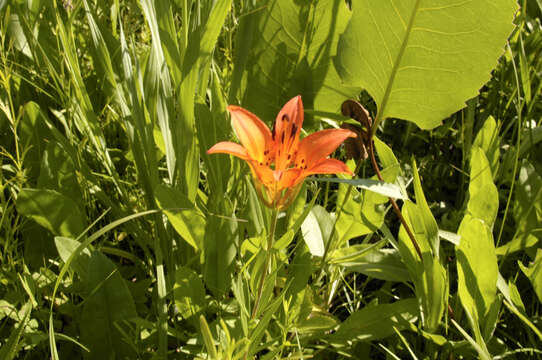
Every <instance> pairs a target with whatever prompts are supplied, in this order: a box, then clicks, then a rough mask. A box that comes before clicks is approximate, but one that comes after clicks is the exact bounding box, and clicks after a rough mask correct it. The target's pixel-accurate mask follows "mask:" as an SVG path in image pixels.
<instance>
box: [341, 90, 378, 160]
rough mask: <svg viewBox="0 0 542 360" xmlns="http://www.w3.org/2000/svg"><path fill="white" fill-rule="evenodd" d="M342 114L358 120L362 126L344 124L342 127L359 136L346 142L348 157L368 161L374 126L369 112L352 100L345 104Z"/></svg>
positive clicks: (342, 107)
mask: <svg viewBox="0 0 542 360" xmlns="http://www.w3.org/2000/svg"><path fill="white" fill-rule="evenodd" d="M341 112H342V114H343V115H344V116H347V117H349V118H352V119H354V120H356V121H357V122H359V123H360V125H361V127H358V126H355V125H352V124H343V125H342V126H341V127H342V128H344V129H348V130H351V131H354V132H355V133H356V134H358V136H357V138H350V139H347V140H346V141H345V146H346V154H347V156H348V157H349V158H355V159H362V160H365V159H367V157H368V153H367V147H368V146H369V141H371V140H370V134H371V126H372V124H373V121H372V119H371V116H370V115H369V112H368V111H367V110H366V109H365V108H364V107H363V106H362V105H361V104H360V103H359V102H357V101H355V100H350V99H349V100H346V101H345V102H343V104H342V105H341Z"/></svg>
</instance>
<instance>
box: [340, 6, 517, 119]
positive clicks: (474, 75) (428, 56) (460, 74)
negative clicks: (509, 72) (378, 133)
mask: <svg viewBox="0 0 542 360" xmlns="http://www.w3.org/2000/svg"><path fill="white" fill-rule="evenodd" d="M516 9H517V4H516V2H515V1H514V0H479V1H460V2H455V3H450V2H448V1H443V0H404V1H393V0H381V1H371V0H360V1H352V11H353V13H352V18H351V20H350V22H349V23H348V26H347V28H346V30H345V32H344V34H343V35H342V36H341V38H340V41H339V45H338V51H337V57H336V61H335V65H336V67H337V70H338V72H339V74H340V76H341V79H342V80H343V81H344V82H345V83H346V84H348V85H353V86H360V87H362V88H364V89H366V90H367V91H368V92H369V94H370V95H371V96H372V97H373V99H374V100H375V101H376V104H377V106H378V115H377V119H375V120H376V121H377V122H379V121H381V120H384V119H386V118H389V117H396V118H400V119H404V120H409V121H412V122H414V123H415V124H416V125H418V126H419V127H421V128H422V129H430V128H433V127H436V126H438V125H439V124H440V121H441V120H442V119H443V118H445V117H447V116H448V115H450V114H451V113H453V112H455V111H457V110H459V109H461V108H462V107H464V106H465V101H466V100H468V99H470V98H472V97H474V96H476V95H477V93H478V89H479V88H480V87H481V86H482V85H483V84H484V83H485V82H487V81H488V80H489V75H490V71H491V70H492V69H493V68H494V67H495V65H496V63H497V60H498V58H499V57H500V55H501V54H502V53H503V48H504V45H505V43H506V39H507V37H508V35H509V34H510V32H511V31H512V29H513V24H512V20H513V19H514V15H515V12H516ZM481 19H485V21H481ZM375 129H376V127H375Z"/></svg>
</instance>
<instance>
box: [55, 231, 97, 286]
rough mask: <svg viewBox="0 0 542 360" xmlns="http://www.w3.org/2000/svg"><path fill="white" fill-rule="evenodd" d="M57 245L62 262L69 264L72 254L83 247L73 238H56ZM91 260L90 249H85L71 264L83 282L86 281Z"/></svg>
mask: <svg viewBox="0 0 542 360" xmlns="http://www.w3.org/2000/svg"><path fill="white" fill-rule="evenodd" d="M55 245H56V249H57V251H58V254H59V255H60V258H61V259H62V261H64V263H67V262H68V259H69V258H70V256H71V255H72V253H73V252H74V251H75V250H76V249H77V248H78V247H79V246H80V245H81V243H80V242H79V241H77V240H74V239H72V238H68V237H64V236H56V237H55ZM89 258H90V251H89V249H87V248H85V249H83V251H82V252H81V253H80V254H78V256H76V257H75V258H74V259H73V261H72V262H71V266H72V267H73V270H75V272H76V273H77V275H79V276H80V277H81V278H82V279H83V280H85V279H86V277H87V271H88V261H89Z"/></svg>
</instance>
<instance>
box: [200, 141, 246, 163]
mask: <svg viewBox="0 0 542 360" xmlns="http://www.w3.org/2000/svg"><path fill="white" fill-rule="evenodd" d="M207 154H231V155H234V156H237V157H238V158H241V159H243V160H248V159H250V157H249V156H248V152H247V149H245V148H244V147H242V146H241V145H239V144H237V143H234V142H231V141H222V142H219V143H216V144H214V145H213V146H212V147H211V148H210V149H209V150H207Z"/></svg>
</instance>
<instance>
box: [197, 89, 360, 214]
mask: <svg viewBox="0 0 542 360" xmlns="http://www.w3.org/2000/svg"><path fill="white" fill-rule="evenodd" d="M228 111H229V112H230V114H231V118H232V122H233V127H234V129H235V132H236V134H237V137H238V138H239V141H240V142H241V144H237V143H234V142H229V141H223V142H219V143H217V144H215V145H214V146H213V147H211V148H210V149H209V150H208V151H207V154H217V153H223V154H231V155H234V156H237V157H238V158H240V159H243V160H245V161H246V162H247V163H248V165H249V167H250V170H251V171H252V175H253V177H254V183H255V185H256V190H257V191H258V194H259V196H260V198H261V199H262V200H263V201H264V203H265V204H266V205H267V206H269V207H271V208H276V209H278V210H282V209H285V208H286V207H288V205H289V204H290V203H291V202H292V201H293V200H294V199H295V197H296V195H297V193H298V192H299V189H300V187H301V184H302V183H303V180H304V179H305V178H306V177H307V176H309V175H313V174H337V173H343V174H352V172H351V171H350V169H348V167H347V166H346V164H344V163H343V162H342V161H339V160H335V159H328V158H327V157H328V156H329V154H331V153H332V152H333V151H335V149H336V148H337V147H338V146H339V145H340V144H341V143H342V142H343V141H344V140H346V139H347V138H349V137H356V134H355V133H354V132H352V131H350V130H346V129H329V130H322V131H318V132H315V133H313V134H311V135H309V136H307V137H305V138H303V139H302V140H301V141H300V140H299V134H300V132H301V125H302V124H303V116H304V114H303V103H302V102H301V96H296V97H294V98H293V99H291V100H290V101H288V102H287V103H286V105H284V107H283V108H282V110H281V111H280V112H279V114H278V115H277V118H276V120H275V124H274V126H273V130H269V128H268V127H267V125H265V123H264V122H263V121H262V120H260V119H259V118H258V117H257V116H256V115H254V114H253V113H251V112H249V111H247V110H245V109H243V108H241V107H239V106H233V105H230V106H228Z"/></svg>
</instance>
